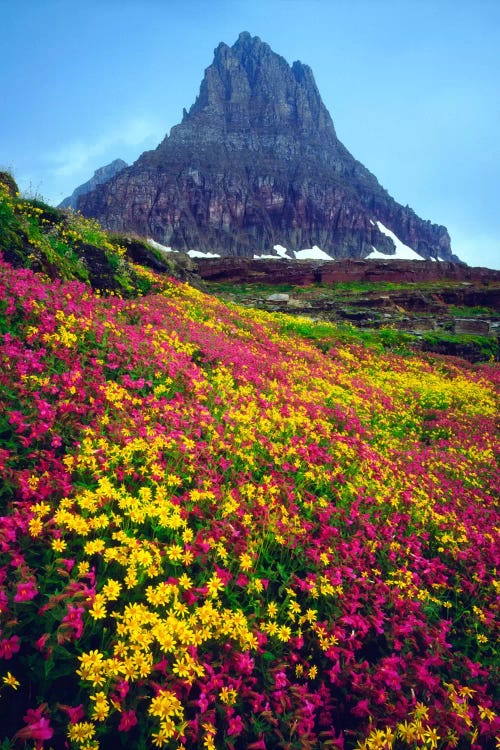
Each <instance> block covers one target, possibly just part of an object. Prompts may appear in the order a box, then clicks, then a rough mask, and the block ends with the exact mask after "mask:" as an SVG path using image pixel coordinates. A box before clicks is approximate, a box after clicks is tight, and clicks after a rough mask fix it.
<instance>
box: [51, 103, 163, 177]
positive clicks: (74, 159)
mask: <svg viewBox="0 0 500 750" xmlns="http://www.w3.org/2000/svg"><path fill="white" fill-rule="evenodd" d="M164 135H165V132H164V129H163V128H162V126H161V124H160V122H158V121H156V120H155V119H154V118H152V117H147V116H142V117H133V118H131V119H129V120H127V121H125V122H124V123H122V124H121V125H120V127H119V129H113V130H112V131H109V132H107V133H104V134H103V135H101V136H100V137H99V138H98V139H97V140H95V141H93V142H85V141H83V140H75V141H70V142H69V143H66V144H64V145H62V146H61V147H60V148H58V149H57V150H55V151H52V152H49V153H48V154H47V156H46V160H47V161H48V162H49V163H51V164H52V165H53V166H52V167H51V169H50V172H51V174H52V175H53V176H54V177H56V178H61V179H64V178H67V177H71V176H75V177H77V176H79V175H82V173H85V174H87V173H88V177H90V176H91V174H92V173H93V171H94V169H96V168H97V167H101V166H103V164H102V163H100V161H99V157H104V156H106V155H107V154H109V152H112V153H113V154H114V156H112V158H113V159H114V158H118V157H120V156H121V153H122V152H123V150H124V149H127V148H130V147H134V146H137V147H139V146H141V145H142V144H144V142H145V141H147V140H153V141H154V143H155V145H156V144H157V143H158V142H159V141H160V140H161V139H162V138H163V136H164Z"/></svg>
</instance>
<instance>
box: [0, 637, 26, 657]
mask: <svg viewBox="0 0 500 750" xmlns="http://www.w3.org/2000/svg"><path fill="white" fill-rule="evenodd" d="M20 648H21V646H20V645H19V636H18V635H13V636H12V638H4V639H3V641H0V659H12V657H13V656H14V654H17V652H18V651H19V649H20Z"/></svg>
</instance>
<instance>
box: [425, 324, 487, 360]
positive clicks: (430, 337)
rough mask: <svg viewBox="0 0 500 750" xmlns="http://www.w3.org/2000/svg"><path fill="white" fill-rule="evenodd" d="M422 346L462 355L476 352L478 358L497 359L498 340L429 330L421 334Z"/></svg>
mask: <svg viewBox="0 0 500 750" xmlns="http://www.w3.org/2000/svg"><path fill="white" fill-rule="evenodd" d="M422 346H423V349H424V350H427V351H437V352H442V353H448V354H456V355H458V356H463V355H464V354H465V353H471V354H474V353H476V354H477V355H478V359H483V360H488V359H498V358H499V347H498V340H497V339H496V338H494V337H493V336H477V335H472V334H465V333H448V332H447V331H429V332H428V333H425V334H424V335H423V336H422Z"/></svg>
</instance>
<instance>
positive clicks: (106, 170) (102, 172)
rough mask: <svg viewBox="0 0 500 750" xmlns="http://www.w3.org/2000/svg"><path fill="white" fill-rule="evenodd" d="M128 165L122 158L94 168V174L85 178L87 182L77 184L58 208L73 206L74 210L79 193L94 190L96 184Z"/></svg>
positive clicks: (105, 180) (83, 193)
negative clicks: (88, 178)
mask: <svg viewBox="0 0 500 750" xmlns="http://www.w3.org/2000/svg"><path fill="white" fill-rule="evenodd" d="M126 166H128V165H127V162H126V161H123V159H115V160H114V161H112V162H111V164H106V166H105V167H101V168H100V169H96V171H95V172H94V176H93V177H91V178H90V180H87V182H84V183H83V185H79V186H78V187H77V188H76V189H75V190H73V192H72V193H71V195H70V196H69V197H68V198H65V199H64V200H63V201H62V202H61V203H60V204H59V206H58V208H74V209H75V210H76V209H77V207H78V198H79V197H80V196H81V195H85V194H86V193H90V192H91V191H92V190H94V189H95V188H96V187H97V186H98V185H101V184H102V183H103V182H107V181H108V180H110V179H111V178H112V177H114V176H115V175H116V174H118V172H121V171H122V169H125V167H126Z"/></svg>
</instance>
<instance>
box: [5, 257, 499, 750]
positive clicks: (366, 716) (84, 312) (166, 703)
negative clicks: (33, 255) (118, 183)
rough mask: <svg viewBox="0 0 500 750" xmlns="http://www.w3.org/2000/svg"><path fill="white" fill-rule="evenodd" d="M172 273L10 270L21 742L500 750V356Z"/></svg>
mask: <svg viewBox="0 0 500 750" xmlns="http://www.w3.org/2000/svg"><path fill="white" fill-rule="evenodd" d="M137 274H138V275H139V276H141V275H142V277H144V278H145V277H146V276H148V272H147V271H144V270H139V269H137ZM147 281H148V284H151V285H152V291H151V292H150V293H149V294H147V295H146V296H142V297H140V296H139V297H135V298H131V299H122V298H119V297H118V296H114V295H108V296H106V295H99V294H96V293H94V292H93V291H92V290H91V289H90V287H89V286H88V285H86V284H85V283H83V282H81V281H75V280H74V281H66V282H64V281H57V280H56V281H52V282H49V281H48V280H47V279H46V278H44V277H43V276H42V275H40V274H36V273H34V272H32V271H30V270H27V269H14V268H12V267H11V266H10V265H9V264H7V263H4V262H1V263H0V290H1V291H0V352H1V354H0V404H1V409H0V469H1V474H2V485H1V489H0V493H1V494H0V516H1V517H0V748H2V750H7V749H8V748H11V747H12V748H13V747H25V746H26V747H29V748H32V747H37V748H47V749H48V748H56V749H57V748H65V747H69V748H72V749H75V750H76V749H78V750H80V749H81V750H91V749H94V748H119V747H129V748H138V749H141V748H151V747H158V748H162V747H163V748H168V750H173V749H174V748H179V749H180V748H186V750H189V749H193V748H206V749H207V750H210V749H211V748H228V749H230V748H242V749H243V748H248V749H249V750H264V749H265V748H268V749H269V750H270V749H271V748H287V749H292V748H302V749H303V750H310V749H312V748H339V749H341V748H346V749H347V748H358V749H359V750H362V749H366V750H371V749H374V750H379V749H382V748H402V749H404V748H410V749H415V750H416V749H417V748H429V749H430V750H432V749H433V748H443V749H445V748H455V747H456V748H492V749H493V748H495V746H496V747H499V746H500V743H499V741H498V736H499V735H500V719H499V717H498V716H497V711H498V686H499V660H498V651H497V644H498V636H499V618H498V612H499V607H498V601H499V594H500V583H499V581H498V577H497V570H498V567H500V546H499V530H500V523H499V520H500V519H499V516H500V514H499V508H498V497H499V496H500V491H499V490H500V481H499V473H498V465H497V463H496V460H497V459H498V441H497V433H496V431H495V429H496V426H495V421H496V418H497V415H498V391H499V384H500V370H499V367H498V364H497V365H495V364H493V363H488V364H483V365H480V366H475V367H472V366H471V365H468V364H467V363H465V362H462V361H460V360H452V359H446V358H444V357H441V358H440V357H434V358H430V357H428V358H425V357H418V356H415V355H412V356H406V357H403V356H399V355H396V354H394V353H387V352H384V351H382V350H377V349H373V348H368V347H363V346H361V345H356V344H354V343H352V344H339V343H338V342H336V341H335V336H334V327H333V326H332V337H331V340H325V339H322V341H321V346H320V347H318V346H316V345H315V344H314V342H311V341H309V340H307V339H305V338H303V337H302V336H300V335H299V334H300V325H301V322H300V320H297V319H295V318H287V317H286V316H280V315H270V314H267V313H262V312H258V311H255V310H254V311H251V310H244V309H240V308H238V307H237V306H236V305H230V304H225V303H223V302H220V301H218V300H216V299H215V298H213V297H210V296H207V295H204V294H202V293H201V292H199V291H197V290H196V289H194V288H192V287H190V286H188V285H185V284H181V283H180V282H178V281H175V280H173V279H164V278H163V279H161V278H160V277H154V276H153V275H150V276H149V277H148V279H147ZM294 327H296V329H297V330H294Z"/></svg>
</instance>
